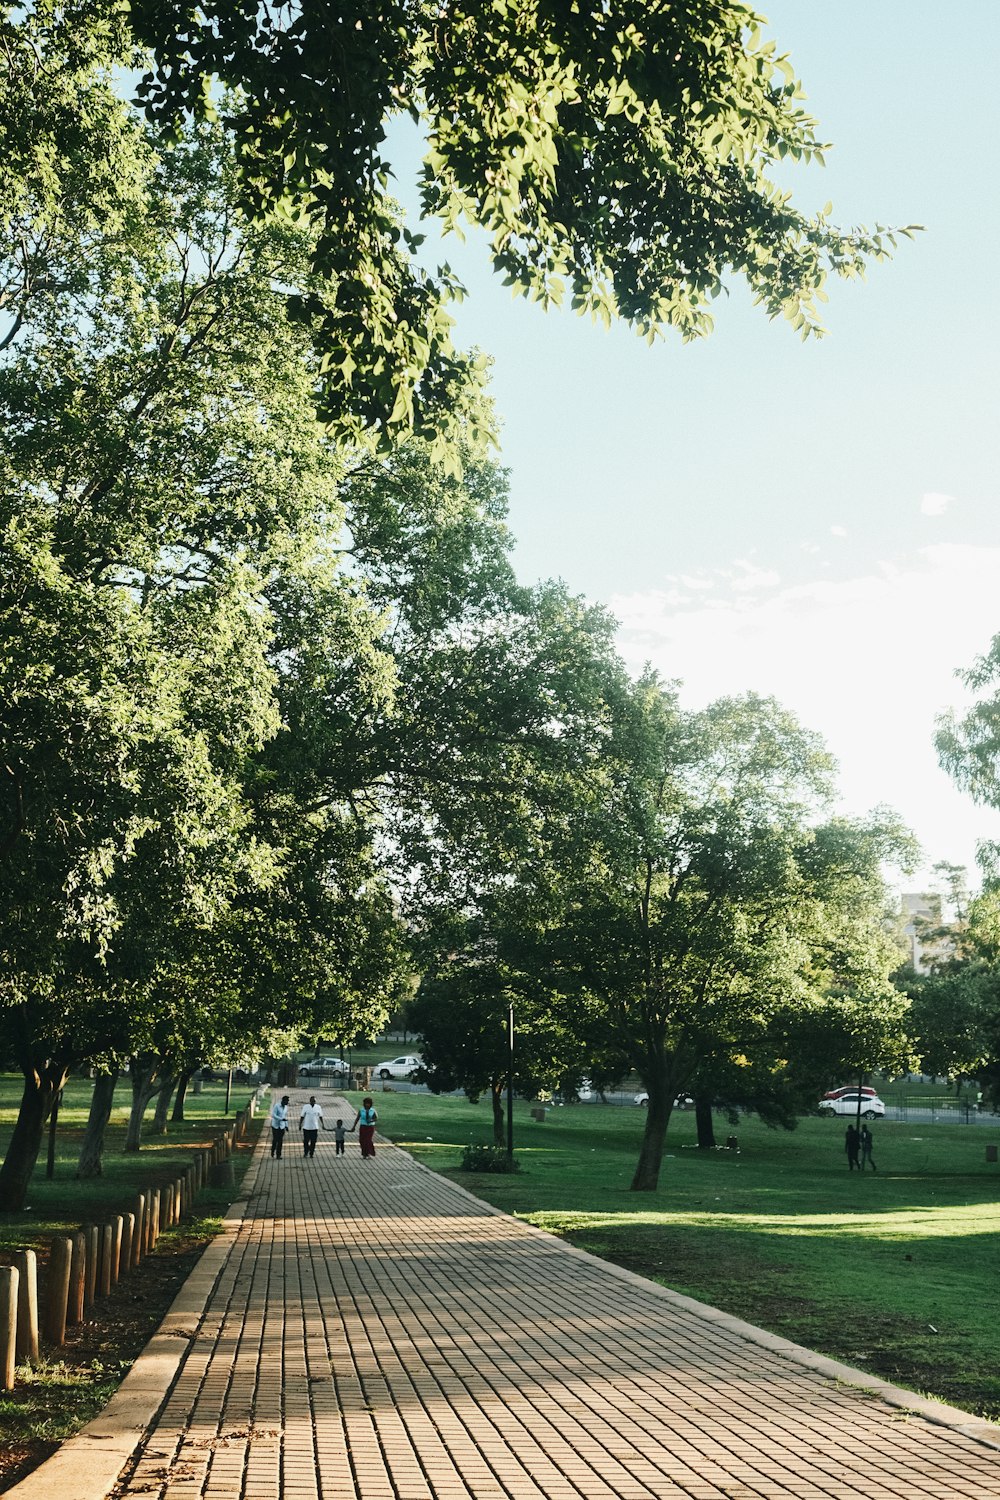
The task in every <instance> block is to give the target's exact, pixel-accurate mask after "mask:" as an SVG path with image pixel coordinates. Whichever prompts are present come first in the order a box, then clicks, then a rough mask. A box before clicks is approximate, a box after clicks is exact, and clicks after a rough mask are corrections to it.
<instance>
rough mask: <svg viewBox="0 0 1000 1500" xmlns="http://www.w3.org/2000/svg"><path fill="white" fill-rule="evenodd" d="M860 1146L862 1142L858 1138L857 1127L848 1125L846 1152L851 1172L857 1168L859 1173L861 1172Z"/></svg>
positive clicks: (845, 1142)
mask: <svg viewBox="0 0 1000 1500" xmlns="http://www.w3.org/2000/svg"><path fill="white" fill-rule="evenodd" d="M860 1145H861V1140H860V1138H859V1136H858V1131H857V1126H855V1125H848V1127H847V1134H846V1135H845V1136H844V1150H845V1151H846V1152H847V1166H848V1170H849V1171H851V1172H853V1171H854V1168H855V1167H857V1168H858V1170H859V1171H860V1170H861V1163H860V1162H859V1161H858V1150H859V1147H860Z"/></svg>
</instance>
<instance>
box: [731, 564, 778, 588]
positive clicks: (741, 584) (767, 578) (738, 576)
mask: <svg viewBox="0 0 1000 1500" xmlns="http://www.w3.org/2000/svg"><path fill="white" fill-rule="evenodd" d="M736 567H737V568H738V569H739V570H740V571H739V572H738V573H735V574H733V573H723V575H722V576H723V577H724V578H728V580H729V586H730V588H732V589H735V590H736V591H737V592H738V593H741V592H742V593H745V592H747V591H748V590H751V589H771V588H774V587H775V585H776V584H779V583H780V582H781V574H780V573H776V572H775V571H774V569H773V568H761V567H758V565H757V564H756V563H752V562H747V561H746V559H745V558H742V557H741V558H737V560H736Z"/></svg>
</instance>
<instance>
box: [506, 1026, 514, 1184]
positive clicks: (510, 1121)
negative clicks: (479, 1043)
mask: <svg viewBox="0 0 1000 1500" xmlns="http://www.w3.org/2000/svg"><path fill="white" fill-rule="evenodd" d="M507 1159H508V1161H509V1162H510V1164H511V1166H513V1165H514V1002H513V1000H512V1001H511V1002H510V1004H509V1005H508V1007H507Z"/></svg>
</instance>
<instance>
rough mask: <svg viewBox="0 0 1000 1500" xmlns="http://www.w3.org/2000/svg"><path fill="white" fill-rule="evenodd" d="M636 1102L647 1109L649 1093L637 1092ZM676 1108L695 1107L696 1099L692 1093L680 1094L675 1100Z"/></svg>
mask: <svg viewBox="0 0 1000 1500" xmlns="http://www.w3.org/2000/svg"><path fill="white" fill-rule="evenodd" d="M635 1102H636V1104H641V1105H642V1107H643V1108H644V1109H645V1107H646V1105H647V1104H648V1103H649V1095H648V1094H647V1093H642V1094H636V1096H635ZM674 1109H694V1100H693V1099H692V1097H691V1095H690V1094H678V1095H677V1098H676V1099H675V1100H674Z"/></svg>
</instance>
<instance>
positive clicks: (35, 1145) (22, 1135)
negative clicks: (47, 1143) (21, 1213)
mask: <svg viewBox="0 0 1000 1500" xmlns="http://www.w3.org/2000/svg"><path fill="white" fill-rule="evenodd" d="M68 1073H69V1069H68V1068H67V1067H63V1066H62V1064H61V1063H53V1062H50V1063H46V1065H45V1066H44V1067H43V1068H38V1069H32V1071H31V1072H30V1073H29V1072H26V1073H25V1075H24V1092H23V1093H22V1095H21V1107H20V1109H19V1110H18V1115H17V1121H16V1123H15V1125H14V1133H13V1135H12V1136H11V1138H10V1144H9V1145H8V1147H7V1155H6V1157H5V1158H4V1163H3V1166H2V1167H0V1212H3V1213H15V1212H17V1211H18V1210H19V1209H22V1208H23V1207H24V1200H25V1198H26V1197H27V1196H28V1184H29V1183H30V1181H31V1174H32V1172H33V1171H34V1170H35V1163H36V1161H37V1160H38V1153H39V1151H40V1150H41V1149H42V1137H43V1136H44V1134H45V1121H46V1120H47V1119H48V1117H49V1111H50V1110H51V1109H52V1106H53V1104H54V1103H55V1101H56V1098H57V1097H58V1094H59V1090H60V1089H61V1088H62V1086H63V1084H64V1083H65V1082H66V1078H67V1075H68Z"/></svg>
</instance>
